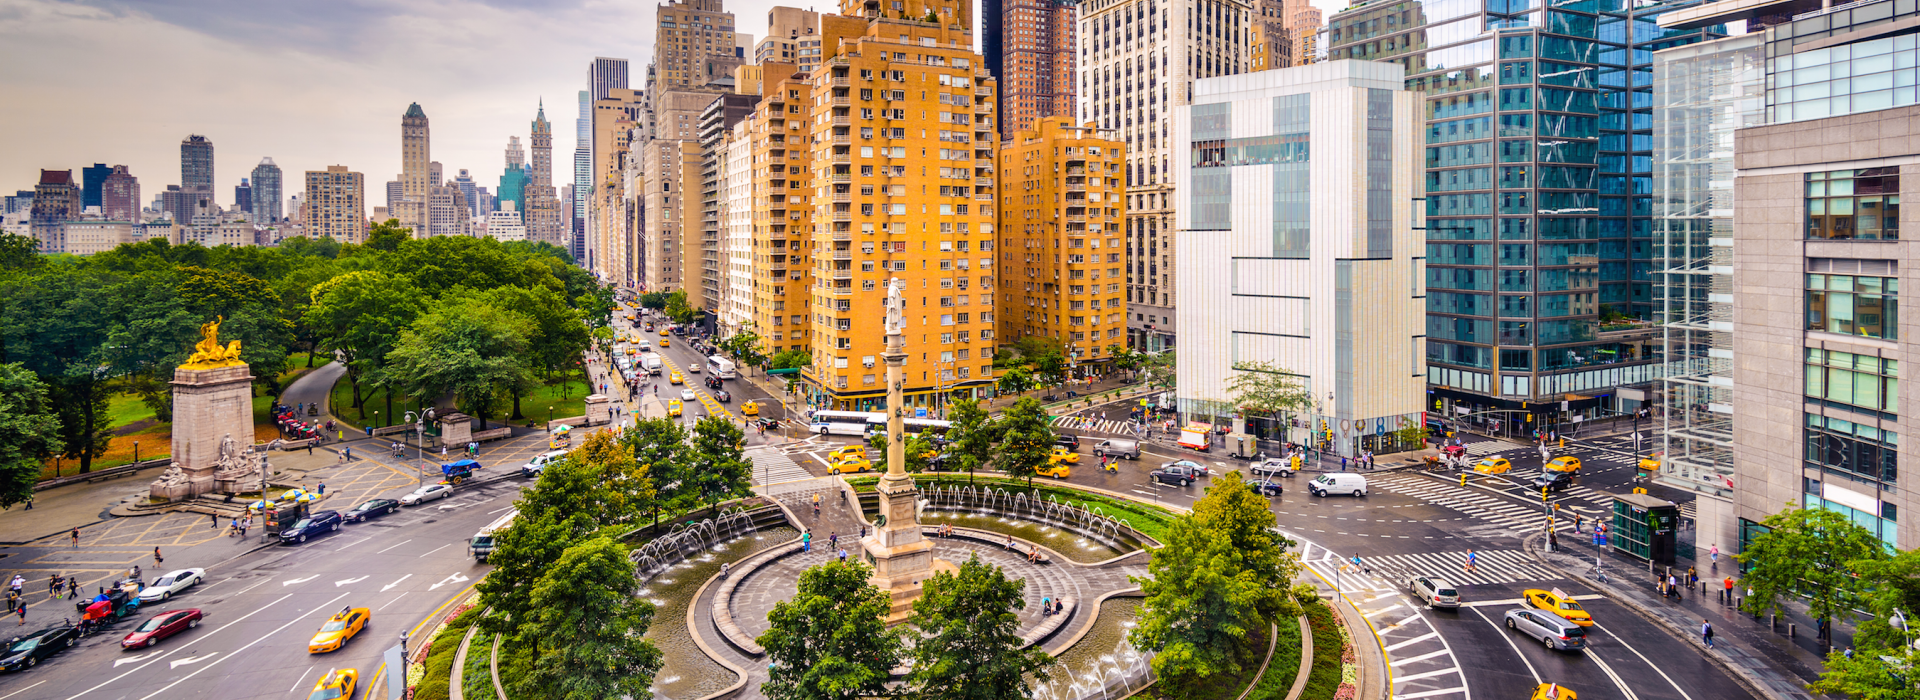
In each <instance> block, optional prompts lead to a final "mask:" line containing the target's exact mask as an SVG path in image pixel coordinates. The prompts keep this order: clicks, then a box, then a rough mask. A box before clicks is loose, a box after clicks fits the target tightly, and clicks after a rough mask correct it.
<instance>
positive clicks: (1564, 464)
mask: <svg viewBox="0 0 1920 700" xmlns="http://www.w3.org/2000/svg"><path fill="white" fill-rule="evenodd" d="M1547 471H1550V472H1577V471H1580V458H1579V457H1575V456H1573V455H1567V456H1564V457H1555V458H1553V461H1551V462H1548V463H1547Z"/></svg>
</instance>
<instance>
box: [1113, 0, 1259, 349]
mask: <svg viewBox="0 0 1920 700" xmlns="http://www.w3.org/2000/svg"><path fill="white" fill-rule="evenodd" d="M1252 11H1253V8H1252V5H1251V4H1250V0H1171V1H1166V0H1094V2H1090V3H1087V4H1085V5H1082V6H1081V7H1080V45H1081V47H1082V49H1083V50H1085V51H1086V54H1087V55H1086V56H1085V57H1084V58H1083V59H1082V63H1081V65H1080V91H1079V100H1080V114H1081V116H1080V120H1079V121H1081V122H1083V123H1084V122H1087V121H1093V122H1097V126H1099V127H1101V128H1105V129H1117V130H1119V134H1120V140H1122V141H1125V142H1126V144H1127V200H1128V203H1127V250H1128V251H1129V252H1130V255H1128V256H1127V260H1128V265H1127V268H1128V269H1127V310H1128V313H1130V314H1132V318H1129V319H1127V332H1128V335H1130V336H1131V337H1132V338H1133V347H1134V348H1135V349H1137V350H1142V351H1153V350H1161V349H1164V348H1166V347H1168V346H1170V345H1172V344H1173V340H1174V335H1175V333H1174V331H1175V329H1174V316H1173V307H1174V304H1175V303H1176V302H1177V299H1176V295H1175V293H1174V292H1175V289H1174V285H1175V279H1174V269H1175V268H1176V266H1178V262H1179V261H1177V260H1175V259H1174V252H1173V251H1174V247H1175V246H1174V227H1173V214H1174V209H1175V207H1174V198H1175V197H1185V196H1186V194H1185V193H1180V192H1175V191H1174V188H1173V171H1172V170H1171V169H1170V168H1172V163H1173V149H1174V148H1175V146H1174V143H1173V140H1172V138H1171V132H1170V130H1169V127H1168V116H1169V115H1170V114H1172V113H1173V110H1174V108H1175V107H1177V106H1180V105H1185V104H1188V103H1189V102H1190V101H1191V99H1192V94H1193V81H1195V80H1199V79H1201V78H1210V77H1214V76H1221V75H1233V74H1236V73H1243V72H1246V71H1247V70H1249V68H1250V66H1251V63H1252V61H1251V56H1250V54H1251V47H1252V41H1251V40H1250V37H1249V36H1248V35H1249V33H1250V31H1251V29H1252V25H1253V14H1252Z"/></svg>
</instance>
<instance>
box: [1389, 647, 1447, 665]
mask: <svg viewBox="0 0 1920 700" xmlns="http://www.w3.org/2000/svg"><path fill="white" fill-rule="evenodd" d="M1445 653H1447V650H1445V649H1441V650H1439V651H1430V652H1427V653H1425V654H1421V655H1419V656H1415V657H1412V658H1408V659H1401V660H1400V661H1399V662H1398V663H1399V664H1400V665H1401V666H1405V665H1407V664H1414V663H1419V662H1422V661H1426V660H1427V659H1431V658H1433V657H1436V656H1439V655H1441V654H1445Z"/></svg>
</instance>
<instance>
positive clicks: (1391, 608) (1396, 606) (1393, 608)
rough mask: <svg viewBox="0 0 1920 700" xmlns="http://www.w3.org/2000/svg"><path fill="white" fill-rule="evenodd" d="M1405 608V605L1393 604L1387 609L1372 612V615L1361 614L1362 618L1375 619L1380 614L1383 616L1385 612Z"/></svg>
mask: <svg viewBox="0 0 1920 700" xmlns="http://www.w3.org/2000/svg"><path fill="white" fill-rule="evenodd" d="M1403 607H1406V606H1404V605H1401V604H1399V603H1394V604H1392V605H1389V606H1387V607H1384V608H1381V609H1379V610H1375V611H1373V612H1370V613H1362V614H1361V615H1360V616H1361V617H1373V616H1375V615H1379V614H1381V613H1385V612H1388V611H1392V610H1395V609H1398V608H1403Z"/></svg>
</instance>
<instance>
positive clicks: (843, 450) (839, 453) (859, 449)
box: [827, 445, 867, 462]
mask: <svg viewBox="0 0 1920 700" xmlns="http://www.w3.org/2000/svg"><path fill="white" fill-rule="evenodd" d="M866 456H867V446H866V445H842V446H840V447H838V448H836V449H834V451H832V452H828V453H827V461H828V462H838V461H840V460H842V459H845V458H847V457H862V458H864V457H866Z"/></svg>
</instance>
